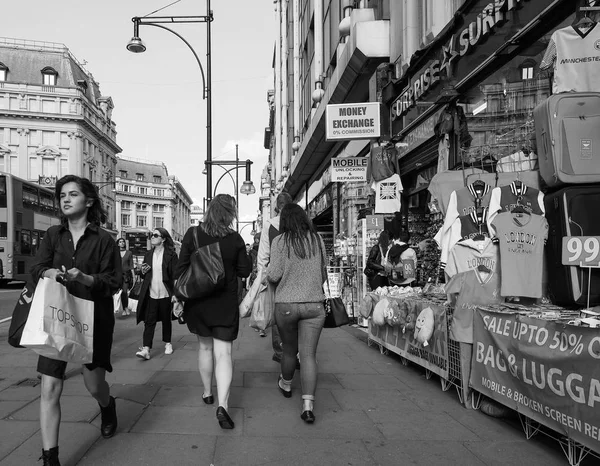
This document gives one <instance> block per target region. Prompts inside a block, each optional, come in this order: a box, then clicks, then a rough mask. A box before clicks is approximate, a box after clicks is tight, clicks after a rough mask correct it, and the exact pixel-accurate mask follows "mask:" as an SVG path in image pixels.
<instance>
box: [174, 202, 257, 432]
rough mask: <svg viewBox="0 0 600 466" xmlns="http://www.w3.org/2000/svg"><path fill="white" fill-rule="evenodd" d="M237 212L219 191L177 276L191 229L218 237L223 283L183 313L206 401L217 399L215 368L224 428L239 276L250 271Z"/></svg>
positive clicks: (229, 425) (203, 240)
mask: <svg viewBox="0 0 600 466" xmlns="http://www.w3.org/2000/svg"><path fill="white" fill-rule="evenodd" d="M235 218H236V205H235V199H234V198H233V197H232V196H230V195H228V194H218V195H217V196H215V198H214V199H213V200H212V201H211V202H210V204H209V205H208V208H207V209H206V214H205V216H204V222H203V223H201V224H200V225H199V226H198V227H197V228H196V227H191V228H190V229H188V231H187V232H186V234H185V236H184V238H183V241H182V243H181V255H180V258H179V262H178V264H177V269H176V272H175V276H176V277H179V276H180V275H181V274H182V273H183V272H184V271H185V270H186V269H187V268H188V266H189V264H190V255H191V254H192V253H193V252H194V250H195V247H194V236H193V235H195V234H197V238H198V246H199V247H202V246H205V245H207V244H212V243H216V242H218V243H219V246H220V249H221V256H222V258H223V265H224V268H225V281H226V285H225V288H224V289H221V290H219V291H216V292H215V293H214V294H212V295H210V296H208V297H206V298H202V299H197V300H189V301H186V302H185V304H184V318H185V321H186V322H187V326H188V328H189V330H190V332H192V333H195V334H196V335H197V336H198V342H199V349H198V368H199V369H200V377H201V378H202V384H203V385H204V393H203V395H202V399H203V400H204V402H205V403H206V404H212V403H214V398H213V395H212V378H213V373H214V376H215V379H216V381H217V394H218V397H219V407H218V408H217V419H218V421H219V425H220V426H221V427H222V428H223V429H233V427H234V422H233V420H232V419H231V417H229V414H228V413H227V408H228V400H229V391H230V388H231V380H232V379H233V361H232V357H231V346H232V342H233V341H234V340H235V339H236V338H237V335H238V330H239V325H240V318H239V310H238V298H237V294H238V277H242V278H244V277H247V276H248V275H250V272H251V271H252V262H251V260H250V258H249V257H248V255H247V254H246V246H245V244H244V240H243V239H242V237H241V236H240V235H239V234H238V233H236V232H235V230H233V229H232V228H231V225H232V224H233V221H234V220H235Z"/></svg>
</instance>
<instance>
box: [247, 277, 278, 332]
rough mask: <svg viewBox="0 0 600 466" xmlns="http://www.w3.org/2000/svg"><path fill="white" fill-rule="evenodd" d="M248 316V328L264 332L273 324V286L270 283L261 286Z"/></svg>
mask: <svg viewBox="0 0 600 466" xmlns="http://www.w3.org/2000/svg"><path fill="white" fill-rule="evenodd" d="M263 287H264V289H263V290H262V291H260V293H259V294H258V296H257V298H256V300H255V301H254V305H253V306H252V314H251V315H250V327H252V328H255V329H258V330H266V329H268V328H269V327H270V326H272V325H274V324H275V286H274V285H273V284H271V283H269V284H268V285H263Z"/></svg>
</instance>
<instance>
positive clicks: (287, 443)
mask: <svg viewBox="0 0 600 466" xmlns="http://www.w3.org/2000/svg"><path fill="white" fill-rule="evenodd" d="M247 325H248V321H247V320H243V321H242V323H241V330H240V336H239V338H238V340H237V341H236V343H235V345H234V380H233V387H232V392H231V397H230V402H229V406H230V414H231V416H232V418H233V420H234V421H235V423H236V428H235V429H234V430H231V431H225V430H221V429H220V428H219V426H218V424H217V421H216V418H215V406H216V405H215V406H207V405H205V404H204V403H203V402H202V398H201V395H202V384H201V381H200V376H199V374H198V370H197V349H196V348H197V344H196V342H195V337H194V336H191V335H190V334H189V332H188V331H187V328H186V327H185V326H180V325H177V324H176V323H175V324H174V327H173V329H174V332H173V347H174V349H175V352H174V353H173V354H172V355H170V356H167V355H165V354H164V353H163V351H164V350H163V345H162V344H161V343H160V342H159V340H160V329H159V331H157V338H155V347H154V349H153V357H152V359H150V360H149V361H144V360H141V359H138V358H136V357H135V352H136V350H137V347H138V346H140V344H141V335H142V327H141V326H136V325H135V317H134V316H131V317H128V318H126V319H117V325H116V331H115V344H114V351H113V365H114V371H113V373H111V374H109V375H108V381H109V383H110V384H111V392H112V394H113V395H114V396H116V397H117V412H118V416H119V429H118V431H117V434H116V435H115V437H114V438H112V439H108V440H106V439H103V438H102V437H101V436H100V419H99V408H98V405H97V404H96V403H95V401H94V400H93V399H92V398H91V397H90V396H89V395H88V394H87V392H86V390H85V386H84V384H83V378H82V376H81V375H80V370H79V369H78V368H77V367H71V366H69V372H68V374H69V377H68V379H67V380H66V381H65V388H64V392H63V396H62V401H61V404H62V407H63V420H62V421H63V422H62V425H61V437H60V438H61V440H60V457H61V462H62V464H63V465H66V466H69V465H82V466H83V465H86V466H88V465H163V464H178V465H188V464H189V465H201V466H204V465H206V466H210V465H213V466H226V465H244V466H248V465H266V464H281V465H291V466H293V465H382V466H387V465H394V466H397V465H409V464H419V465H420V464H423V465H427V466H431V465H455V464H456V465H513V464H514V465H520V464H524V462H526V463H528V464H533V465H537V464H539V465H544V466H552V465H564V464H567V461H566V458H565V456H564V454H563V453H562V451H561V449H560V447H559V446H558V444H557V443H556V442H553V441H550V440H546V439H545V437H543V436H540V437H534V438H533V439H531V440H526V439H525V436H524V434H523V431H522V429H521V428H520V426H519V424H518V421H517V420H516V419H513V420H508V421H507V420H499V419H494V418H490V417H487V416H485V415H484V414H482V413H481V412H479V411H473V410H467V409H465V408H463V407H462V406H461V404H460V403H459V401H458V396H457V394H456V392H455V391H454V390H449V391H447V392H444V391H442V390H441V385H440V383H439V380H438V379H437V378H436V377H435V376H433V377H432V378H431V379H427V378H426V376H425V372H424V371H423V370H422V369H421V368H419V367H417V366H414V365H409V366H407V367H406V366H403V365H402V363H401V361H400V359H399V358H398V357H397V356H395V355H393V354H388V355H384V354H381V352H380V351H379V349H378V347H377V346H376V345H375V346H368V345H367V343H366V334H365V333H364V331H362V330H361V329H358V328H353V327H345V328H341V329H326V330H324V331H323V333H322V336H321V342H320V345H319V350H318V354H317V359H318V361H319V368H320V370H319V382H318V389H317V394H316V402H315V415H316V417H317V420H316V422H315V423H314V424H313V425H307V424H305V423H304V422H303V421H302V420H301V419H300V411H301V406H302V401H301V397H300V394H301V388H300V381H299V373H296V376H295V380H294V383H293V385H292V387H293V396H292V398H291V399H286V398H284V397H282V396H281V395H280V393H279V391H278V390H277V387H276V381H277V375H278V373H279V367H278V365H277V364H276V363H274V362H273V361H272V360H271V356H272V350H271V338H270V334H269V335H268V337H267V338H261V337H260V336H259V335H258V333H257V332H255V331H254V330H253V329H251V328H249V327H247ZM7 330H8V324H3V325H0V439H1V441H0V465H2V466H4V465H15V466H17V465H18V466H22V465H28V464H31V465H33V464H36V463H37V460H38V458H39V456H40V450H41V440H40V432H39V413H38V411H39V385H38V386H28V385H27V384H35V381H36V380H37V374H36V372H35V365H36V357H35V355H34V354H33V353H32V352H31V351H29V350H25V349H14V348H12V347H10V346H8V344H7V343H6V333H7ZM19 382H21V385H18V384H19ZM214 393H215V394H216V390H214ZM525 458H527V460H525ZM586 463H589V464H593V462H589V461H588V462H586ZM584 464H585V463H584Z"/></svg>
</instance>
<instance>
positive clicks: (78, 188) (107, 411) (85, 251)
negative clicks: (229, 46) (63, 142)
mask: <svg viewBox="0 0 600 466" xmlns="http://www.w3.org/2000/svg"><path fill="white" fill-rule="evenodd" d="M55 195H56V199H57V201H59V202H60V212H61V216H62V223H61V225H57V226H52V227H50V228H49V229H48V231H47V232H46V234H45V235H44V238H43V240H42V242H41V244H40V247H39V250H38V252H37V254H36V259H35V264H34V266H33V267H32V268H31V274H32V276H33V279H34V281H38V280H39V279H40V278H42V277H45V278H50V279H54V280H56V281H57V282H59V283H63V284H64V285H65V286H66V288H67V291H68V292H69V293H70V294H71V295H73V296H75V297H77V298H82V299H86V300H90V301H93V303H94V318H93V323H94V329H93V357H92V362H91V364H85V365H84V366H83V379H84V382H85V386H86V388H87V389H88V391H89V392H90V394H91V395H92V396H93V397H94V398H95V399H96V400H97V401H98V404H99V405H100V411H101V415H102V423H101V428H100V431H101V434H102V436H103V437H105V438H109V437H112V436H113V435H114V434H115V431H116V429H117V413H116V407H115V399H114V397H112V396H110V391H109V386H108V383H107V382H106V380H105V378H106V371H109V372H112V366H111V363H110V353H111V347H112V339H113V330H114V326H115V317H114V312H113V297H112V296H113V294H114V293H115V292H116V291H117V290H118V289H119V288H120V287H121V277H122V272H121V256H120V254H119V249H118V247H117V244H116V243H115V241H114V240H113V239H112V238H111V236H110V235H109V233H108V232H106V231H105V230H103V229H102V228H100V225H101V224H102V223H104V222H105V221H106V213H105V211H104V209H103V207H102V202H101V201H100V198H99V197H98V193H97V191H96V188H95V186H94V185H93V184H92V183H91V182H90V181H89V180H88V179H86V178H80V177H78V176H74V175H67V176H64V177H62V178H61V179H60V180H58V181H57V183H56V189H55ZM34 299H35V298H34ZM66 367H67V363H66V362H64V361H59V360H56V359H50V358H47V357H44V356H40V357H39V360H38V366H37V370H38V372H40V373H41V374H42V385H41V390H42V392H41V400H40V424H41V434H42V447H43V448H42V458H43V460H44V465H51V466H56V465H60V462H59V460H58V432H59V425H60V415H61V414H60V413H61V410H60V395H61V393H62V388H63V376H64V374H65V370H66Z"/></svg>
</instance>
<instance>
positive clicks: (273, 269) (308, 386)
mask: <svg viewBox="0 0 600 466" xmlns="http://www.w3.org/2000/svg"><path fill="white" fill-rule="evenodd" d="M279 226H280V231H281V235H279V236H278V237H276V238H275V239H274V240H273V245H272V246H271V261H270V263H269V267H268V268H267V279H268V280H269V281H270V282H271V283H276V284H277V288H276V289H275V321H276V323H277V328H278V329H279V334H280V335H281V340H282V341H283V357H282V359H281V374H280V375H279V379H278V380H277V386H278V388H279V391H280V392H281V393H282V394H283V396H285V397H286V398H289V397H291V396H292V379H293V378H294V372H295V369H296V354H297V353H298V352H299V353H300V362H301V366H300V381H301V382H302V413H301V415H300V417H301V418H302V420H304V421H305V422H307V423H312V422H314V421H315V415H314V413H313V408H314V401H315V390H316V387H317V360H316V354H317V345H318V343H319V337H320V335H321V330H322V329H323V324H324V323H325V309H324V306H323V301H324V299H325V294H324V293H323V283H324V282H325V281H326V279H327V269H326V258H325V246H324V244H323V241H322V240H321V238H320V236H319V235H318V234H317V232H316V230H315V228H314V226H313V224H312V222H311V221H310V220H309V218H308V216H307V215H306V213H305V212H304V210H303V209H302V208H301V207H300V206H299V205H297V204H287V205H286V206H285V207H284V208H283V209H282V211H281V219H280V223H279Z"/></svg>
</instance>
